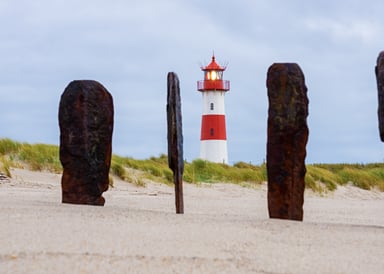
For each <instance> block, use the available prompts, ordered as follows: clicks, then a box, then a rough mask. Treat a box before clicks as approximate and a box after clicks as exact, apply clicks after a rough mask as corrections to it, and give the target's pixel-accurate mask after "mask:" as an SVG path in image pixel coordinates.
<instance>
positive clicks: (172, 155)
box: [167, 72, 184, 214]
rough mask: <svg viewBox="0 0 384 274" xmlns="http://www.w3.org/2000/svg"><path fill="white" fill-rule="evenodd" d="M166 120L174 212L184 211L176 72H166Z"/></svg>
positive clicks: (181, 147)
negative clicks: (173, 193)
mask: <svg viewBox="0 0 384 274" xmlns="http://www.w3.org/2000/svg"><path fill="white" fill-rule="evenodd" d="M167 122H168V165H169V168H170V169H172V171H173V181H174V184H175V200H176V213H181V214H182V213H184V201H183V172H184V159H183V131H182V128H183V127H182V122H181V100H180V88H179V78H178V77H177V75H176V73H174V72H169V73H168V92H167Z"/></svg>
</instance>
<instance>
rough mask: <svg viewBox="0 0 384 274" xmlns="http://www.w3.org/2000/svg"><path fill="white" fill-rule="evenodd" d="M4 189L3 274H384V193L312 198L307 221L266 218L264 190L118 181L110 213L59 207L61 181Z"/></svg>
mask: <svg viewBox="0 0 384 274" xmlns="http://www.w3.org/2000/svg"><path fill="white" fill-rule="evenodd" d="M11 172H12V179H11V180H10V181H2V182H1V184H0V243H1V244H0V273H383V271H384V259H383V258H384V193H381V192H377V191H365V190H361V189H358V188H355V187H353V186H350V185H348V186H344V187H339V188H338V189H337V190H336V191H335V192H333V193H328V194H326V195H323V196H320V195H318V194H314V193H311V192H310V191H306V194H305V204H304V221H303V222H295V221H285V220H276V219H273V220H272V219H269V218H268V211H267V189H266V185H261V186H260V187H259V188H257V189H251V188H243V187H240V186H236V185H231V184H212V185H209V184H202V185H198V186H196V185H190V184H185V185H184V203H185V214H183V215H177V214H175V213H174V212H175V206H174V195H173V188H172V187H170V186H166V185H161V184H156V183H148V184H147V186H146V187H136V186H134V185H132V184H129V183H126V182H122V181H119V180H118V179H117V178H115V179H114V185H115V187H114V188H110V189H109V191H107V192H106V193H105V194H104V197H105V199H106V204H105V206H104V207H95V206H84V205H69V204H62V203H61V188H60V178H61V176H60V175H59V174H52V173H46V172H32V171H28V170H23V169H13V170H12V171H11Z"/></svg>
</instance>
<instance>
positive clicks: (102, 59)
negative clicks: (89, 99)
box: [0, 0, 384, 164]
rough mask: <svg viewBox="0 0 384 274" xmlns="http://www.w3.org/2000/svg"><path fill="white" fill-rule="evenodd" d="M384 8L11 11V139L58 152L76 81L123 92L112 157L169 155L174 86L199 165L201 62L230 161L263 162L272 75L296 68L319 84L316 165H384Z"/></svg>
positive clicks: (78, 5)
mask: <svg viewBox="0 0 384 274" xmlns="http://www.w3.org/2000/svg"><path fill="white" fill-rule="evenodd" d="M383 11H384V1H383V0H370V1H366V0H361V1H357V0H348V1H347V0H338V1H334V0H322V1H319V0H306V1H304V0H301V1H299V0H291V1H286V0H259V1H258V0H248V1H247V0H237V1H222V0H221V1H207V0H190V1H187V0H185V1H182V0H179V1H177V0H161V1H159V0H138V1H127V0H108V1H106V0H82V1H78V0H61V1H59V0H34V1H30V0H25V1H23V0H2V1H0V24H1V26H2V27H1V28H0V98H1V101H0V138H1V137H7V138H12V139H15V140H18V141H23V142H30V143H50V144H59V134H60V132H59V127H58V117H57V116H58V105H59V101H60V96H61V94H62V92H63V91H64V89H65V87H66V86H67V85H68V84H69V82H70V81H72V80H79V79H92V80H97V81H99V82H100V83H102V84H103V85H104V86H105V87H106V88H107V89H108V90H109V92H110V93H111V94H112V96H113V98H114V106H115V125H114V133H113V153H115V154H119V155H121V156H132V157H135V158H148V157H150V156H158V155H160V154H161V153H166V152H167V141H166V112H165V107H166V92H167V91H166V84H167V83H166V77H167V73H168V72H169V71H174V72H176V73H177V74H178V76H179V79H180V82H181V97H182V112H183V133H184V156H185V158H186V159H187V160H188V161H192V160H193V159H196V158H198V156H199V145H200V122H201V112H202V106H201V104H202V98H201V94H200V93H199V92H198V91H196V81H197V80H202V79H203V73H202V71H201V70H200V66H201V65H206V64H208V63H209V62H210V59H211V56H212V52H213V51H214V52H215V55H216V60H217V61H218V62H219V63H221V64H228V66H227V70H226V71H225V72H224V78H225V79H227V80H230V81H231V90H230V91H229V92H228V93H227V94H226V98H225V104H226V118H227V138H228V153H229V163H230V164H233V163H235V162H238V161H245V162H252V163H254V164H259V163H262V162H263V160H264V159H265V158H266V136H267V133H266V132H267V109H268V101H267V89H266V74H267V70H268V67H269V66H270V65H271V64H273V63H275V62H296V63H298V64H299V65H300V67H301V69H302V70H303V72H304V75H305V80H306V85H307V87H308V97H309V100H310V104H309V117H308V126H309V130H310V136H309V143H308V145H307V160H306V161H307V163H336V162H347V163H356V162H357V163H367V162H383V161H384V143H381V142H380V138H379V132H378V118H377V86H376V78H375V74H374V67H375V64H376V58H377V56H378V54H379V52H380V51H381V50H384V40H383V39H384V16H383Z"/></svg>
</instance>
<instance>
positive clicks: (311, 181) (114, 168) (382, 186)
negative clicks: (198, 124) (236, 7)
mask: <svg viewBox="0 0 384 274" xmlns="http://www.w3.org/2000/svg"><path fill="white" fill-rule="evenodd" d="M11 168H28V169H31V170H37V171H41V170H47V171H52V172H56V173H60V172H62V167H61V164H60V160H59V148H58V146H55V145H44V144H27V143H20V142H15V141H13V140H10V139H0V172H2V173H4V174H6V175H7V176H9V177H10V176H11V171H10V169H11ZM110 174H111V177H110V178H111V179H110V182H111V185H112V184H113V179H112V176H116V177H118V178H120V179H121V180H124V181H127V182H129V183H134V184H136V185H138V186H145V185H146V181H147V180H151V181H156V182H161V183H165V184H172V182H173V173H172V171H171V170H170V169H169V168H168V158H167V156H166V155H164V154H162V155H160V156H159V157H151V158H149V159H145V160H138V159H133V158H131V157H121V156H118V155H113V156H112V162H111V169H110ZM184 181H185V182H188V183H194V184H200V183H216V182H225V183H235V184H239V185H243V186H247V187H255V186H257V185H260V184H261V183H263V182H265V181H267V170H266V165H265V164H262V165H251V164H248V163H245V162H238V163H235V164H234V165H233V166H230V165H225V164H216V163H211V162H207V161H204V160H201V159H198V160H194V161H192V162H191V163H189V162H185V166H184ZM305 181H306V187H307V188H310V189H312V190H314V191H316V192H324V191H333V190H335V189H336V188H337V186H338V185H345V184H347V183H352V184H353V185H355V186H357V187H360V188H363V189H367V190H369V189H373V188H376V189H379V190H380V191H384V163H374V164H312V165H307V173H306V178H305Z"/></svg>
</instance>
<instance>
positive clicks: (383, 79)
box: [375, 51, 384, 142]
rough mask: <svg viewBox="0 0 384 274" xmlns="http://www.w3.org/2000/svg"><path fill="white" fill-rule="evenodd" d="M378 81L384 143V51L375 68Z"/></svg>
mask: <svg viewBox="0 0 384 274" xmlns="http://www.w3.org/2000/svg"><path fill="white" fill-rule="evenodd" d="M375 73H376V80H377V91H378V95H379V97H378V100H379V108H378V110H377V114H378V116H379V132H380V139H381V141H382V142H384V51H382V52H380V54H379V57H378V58H377V65H376V67H375Z"/></svg>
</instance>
